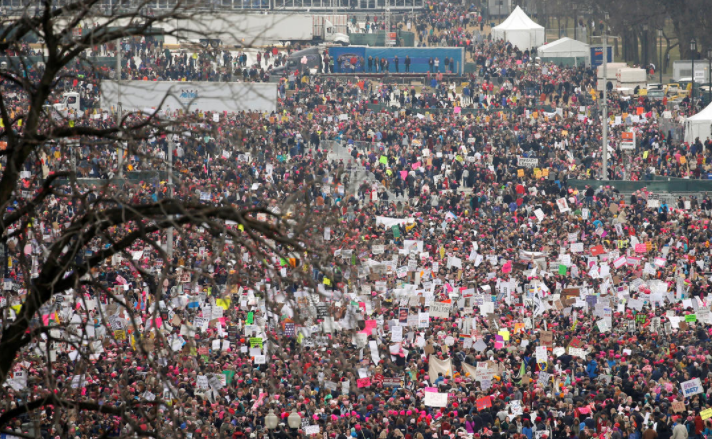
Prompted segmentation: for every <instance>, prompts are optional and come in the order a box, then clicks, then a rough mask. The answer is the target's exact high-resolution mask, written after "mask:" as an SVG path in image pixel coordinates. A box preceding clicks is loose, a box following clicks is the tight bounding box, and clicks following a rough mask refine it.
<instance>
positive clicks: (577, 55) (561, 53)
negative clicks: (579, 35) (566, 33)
mask: <svg viewBox="0 0 712 439" xmlns="http://www.w3.org/2000/svg"><path fill="white" fill-rule="evenodd" d="M536 53H537V55H538V56H539V57H540V58H541V59H542V61H553V62H556V60H555V59H552V58H570V59H572V60H573V59H579V60H580V59H581V58H584V59H585V63H586V65H589V64H590V63H591V51H590V49H589V45H588V44H586V43H582V42H581V41H576V40H573V39H571V38H566V37H564V38H562V39H560V40H556V41H554V42H552V43H549V44H545V45H543V46H541V47H539V48H538V49H537V51H536ZM545 58H546V59H545ZM579 62H580V61H579ZM571 63H572V64H573V61H572V62H571Z"/></svg>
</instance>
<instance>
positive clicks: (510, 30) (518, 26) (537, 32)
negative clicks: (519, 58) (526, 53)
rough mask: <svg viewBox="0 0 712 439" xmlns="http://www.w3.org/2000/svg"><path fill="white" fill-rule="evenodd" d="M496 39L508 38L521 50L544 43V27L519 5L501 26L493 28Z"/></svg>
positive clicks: (493, 35)
mask: <svg viewBox="0 0 712 439" xmlns="http://www.w3.org/2000/svg"><path fill="white" fill-rule="evenodd" d="M492 37H493V38H494V39H495V40H506V41H508V42H510V43H512V45H513V46H516V47H518V48H519V49H520V50H527V49H532V48H533V47H539V46H541V45H542V44H544V41H545V40H546V35H545V31H544V27H543V26H540V25H538V24H536V23H535V22H534V21H532V19H531V18H529V17H528V16H527V14H526V13H525V12H524V11H522V8H520V7H519V6H517V7H516V8H515V9H514V11H512V13H511V14H510V15H509V17H507V19H506V20H504V21H503V22H502V24H500V25H499V26H495V27H494V28H492Z"/></svg>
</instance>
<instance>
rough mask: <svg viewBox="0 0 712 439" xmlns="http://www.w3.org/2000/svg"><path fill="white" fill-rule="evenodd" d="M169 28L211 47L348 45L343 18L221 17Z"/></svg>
mask: <svg viewBox="0 0 712 439" xmlns="http://www.w3.org/2000/svg"><path fill="white" fill-rule="evenodd" d="M170 27H173V28H174V31H175V32H177V34H178V37H179V38H181V39H186V40H189V41H202V40H205V39H209V40H210V44H211V45H213V46H217V45H224V46H228V47H264V46H272V45H275V44H282V45H286V44H291V43H308V44H319V43H332V44H338V45H342V46H347V45H349V42H350V40H349V36H348V35H347V34H346V29H347V16H346V15H315V14H285V13H275V14H257V13H254V14H252V13H246V14H225V15H221V16H215V17H211V18H210V19H202V20H180V21H177V22H175V23H172V24H171V26H170ZM168 30H171V29H170V28H169V29H168ZM167 42H168V40H167Z"/></svg>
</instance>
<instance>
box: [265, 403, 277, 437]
mask: <svg viewBox="0 0 712 439" xmlns="http://www.w3.org/2000/svg"><path fill="white" fill-rule="evenodd" d="M277 424H279V418H278V417H277V415H275V414H274V410H273V409H269V413H268V414H267V416H265V427H267V429H268V430H269V436H270V437H272V430H274V429H275V428H277Z"/></svg>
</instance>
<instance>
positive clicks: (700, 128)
mask: <svg viewBox="0 0 712 439" xmlns="http://www.w3.org/2000/svg"><path fill="white" fill-rule="evenodd" d="M697 137H699V138H700V140H701V141H702V142H704V141H705V139H707V138H708V137H712V104H710V105H708V106H707V107H706V108H705V109H704V110H702V111H700V112H699V113H697V114H695V115H694V116H692V117H688V118H687V119H685V142H688V143H690V144H692V143H693V142H694V141H695V139H696V138H697Z"/></svg>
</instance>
